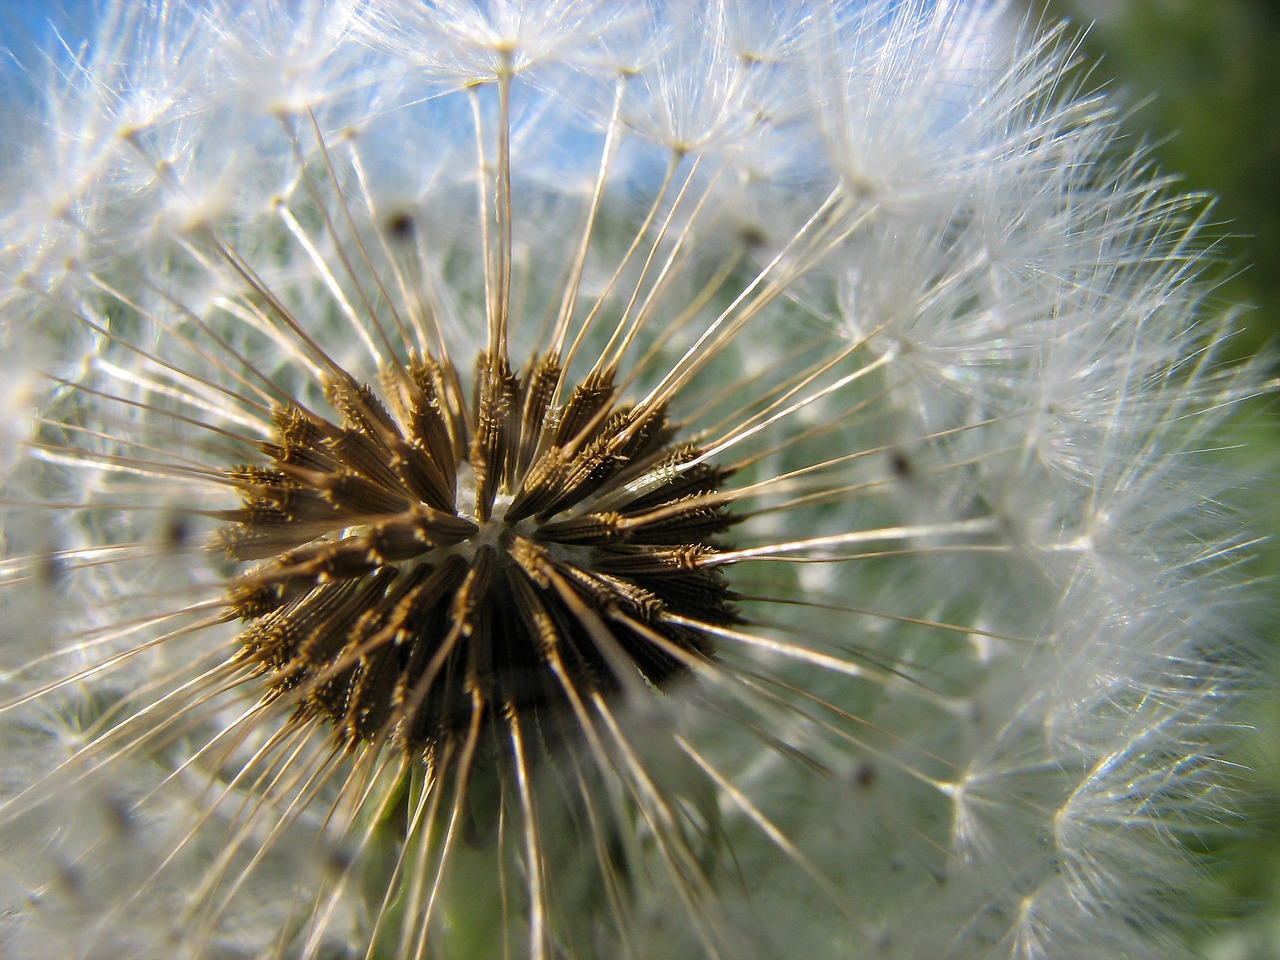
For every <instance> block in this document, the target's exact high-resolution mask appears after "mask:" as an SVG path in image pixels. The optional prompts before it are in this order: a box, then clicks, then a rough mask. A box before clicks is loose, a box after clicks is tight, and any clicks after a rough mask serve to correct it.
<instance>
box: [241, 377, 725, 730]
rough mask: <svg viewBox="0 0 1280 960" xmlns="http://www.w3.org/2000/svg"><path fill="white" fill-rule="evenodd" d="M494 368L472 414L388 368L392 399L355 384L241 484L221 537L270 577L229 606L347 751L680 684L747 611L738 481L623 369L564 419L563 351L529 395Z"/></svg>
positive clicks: (278, 427)
mask: <svg viewBox="0 0 1280 960" xmlns="http://www.w3.org/2000/svg"><path fill="white" fill-rule="evenodd" d="M477 369H478V372H477V375H476V385H475V388H474V390H473V397H472V401H471V402H470V403H469V404H468V403H466V402H465V401H464V400H463V395H462V389H461V386H460V378H459V377H458V375H457V372H456V370H455V369H454V368H453V367H452V365H450V364H448V363H441V362H438V361H437V360H435V359H434V358H432V357H430V356H429V355H428V356H414V357H411V358H410V360H409V361H408V362H407V363H405V364H403V365H399V364H398V365H396V366H394V367H388V368H387V369H385V370H384V371H383V373H382V375H381V386H382V393H383V396H384V397H385V398H386V404H385V405H384V404H383V402H381V401H380V400H379V399H378V398H377V397H376V396H375V394H374V391H373V390H372V389H371V388H370V387H369V386H367V385H364V384H360V383H358V382H356V381H355V380H354V379H352V378H350V377H348V376H346V375H345V374H343V373H342V372H341V371H335V374H334V375H333V376H332V377H331V379H330V381H329V383H328V384H327V387H328V389H327V396H328V400H329V403H330V405H331V407H332V408H333V410H334V411H335V412H336V414H337V416H336V417H335V418H334V419H329V418H327V417H326V416H321V415H318V414H316V413H314V412H312V411H308V410H305V409H302V408H301V407H298V406H290V407H287V408H282V409H279V410H278V411H277V412H276V416H275V433H276V435H275V438H274V440H273V441H272V442H264V443H262V444H260V449H261V450H262V453H263V463H262V464H260V465H256V466H242V467H236V468H234V469H232V470H230V471H228V474H227V475H228V478H229V479H230V480H231V482H232V483H233V484H234V485H235V487H236V488H237V489H238V490H239V492H240V495H241V498H242V500H243V506H242V507H240V508H238V509H235V510H230V511H227V512H226V513H225V514H224V515H223V518H224V519H225V520H226V521H227V525H226V526H225V527H224V528H223V530H222V534H221V540H222V544H223V546H224V547H225V549H226V551H227V553H228V555H229V556H230V557H231V558H232V559H234V560H236V561H239V562H252V563H254V564H255V565H254V566H253V567H252V568H251V569H250V570H248V571H247V572H246V573H244V574H243V575H241V576H240V577H239V578H237V579H236V580H235V581H234V582H233V585H232V586H231V588H230V591H229V611H230V615H231V616H233V617H235V618H238V619H241V620H243V621H244V622H245V624H246V626H245V627H244V630H243V632H242V633H241V635H240V643H241V646H242V655H243V656H244V657H245V658H248V659H249V660H250V661H251V662H253V663H254V664H255V665H256V666H257V667H258V668H259V669H260V672H261V673H262V675H263V676H264V677H265V679H266V682H267V684H268V685H269V688H270V696H272V697H289V698H291V699H292V700H293V701H294V702H295V703H296V704H297V706H298V712H299V718H300V719H315V718H320V719H325V720H328V721H329V722H331V723H332V725H333V727H334V730H335V734H336V737H337V739H338V740H339V741H340V742H342V743H344V744H353V743H355V742H357V741H368V742H375V743H377V742H384V741H390V742H394V743H396V744H398V745H400V746H401V747H402V748H403V749H405V750H408V751H421V750H424V749H426V750H431V749H434V748H435V747H436V746H437V745H438V744H440V743H441V742H442V741H443V740H444V739H446V738H448V737H450V736H453V735H456V734H458V733H460V732H461V731H462V730H465V729H467V728H468V727H471V726H473V725H474V724H475V723H477V722H491V721H492V720H493V719H494V718H495V717H496V716H499V715H500V713H501V711H504V710H513V709H514V710H520V711H523V712H524V715H525V716H531V717H533V718H535V719H537V720H539V721H543V720H546V719H548V718H550V717H551V716H553V715H554V716H559V715H563V713H564V711H565V710H566V709H567V708H569V707H571V706H572V704H573V701H574V700H575V699H583V700H585V699H586V698H587V697H589V696H591V695H595V694H597V693H613V692H615V691H617V690H619V689H621V688H622V687H624V686H627V685H636V684H639V685H650V686H657V685H660V684H662V683H664V682H665V681H668V680H670V679H671V678H673V677H675V676H678V675H680V674H681V673H684V672H686V671H687V669H688V668H689V666H690V665H691V664H693V663H695V662H696V661H698V660H700V659H705V658H706V657H708V656H710V655H711V653H712V649H711V643H710V641H709V640H708V638H707V636H706V635H705V634H704V633H700V632H698V631H696V630H693V629H690V628H689V627H688V626H684V625H681V622H686V623H687V622H688V621H698V622H702V623H707V624H712V625H724V624H727V623H729V622H731V621H733V619H734V615H733V612H732V609H731V607H730V601H731V599H732V598H731V595H730V592H729V591H728V589H727V587H726V586H725V584H724V582H723V578H722V577H721V575H720V571H719V569H718V568H717V567H715V566H714V565H712V564H711V563H709V561H710V560H711V559H712V558H714V556H715V553H716V547H715V545H714V541H715V537H716V536H717V535H718V534H720V533H722V532H723V531H725V530H726V529H728V527H729V526H730V525H731V524H732V523H733V519H734V518H733V517H732V515H731V514H730V513H729V512H728V509H727V505H728V502H729V498H728V497H727V496H726V495H724V494H723V493H720V492H718V491H719V490H720V488H721V486H722V484H723V483H724V481H725V480H726V479H727V477H728V475H729V471H728V470H725V469H721V468H717V467H715V466H712V465H710V464H708V463H705V462H703V461H702V452H701V451H700V450H699V449H698V447H697V446H696V445H694V444H678V443H676V442H675V437H674V434H675V432H676V431H675V429H674V428H673V427H672V426H671V425H670V423H669V422H668V418H667V414H666V410H665V409H664V408H663V407H662V406H661V405H656V404H655V405H650V406H648V407H644V408H642V407H640V406H626V405H620V404H619V403H618V402H617V397H616V391H615V389H614V386H613V377H612V375H611V374H610V373H608V372H605V373H595V374H592V375H590V376H589V377H587V379H585V380H584V381H583V382H582V383H581V384H579V385H578V386H576V387H574V388H573V389H572V390H570V391H569V396H568V398H567V400H565V401H564V402H563V403H561V402H558V401H557V396H558V394H559V392H560V390H561V389H562V384H561V381H562V376H561V373H562V371H561V368H560V366H559V363H558V361H557V360H556V359H555V358H552V357H544V358H543V359H542V360H540V361H539V362H538V363H537V364H536V365H535V367H534V370H533V373H532V375H531V377H530V378H529V379H528V382H525V381H524V380H522V379H521V378H520V377H519V376H517V375H516V374H515V373H513V372H512V371H511V370H510V369H509V368H507V367H506V365H505V364H504V363H501V362H495V361H493V360H492V359H491V358H489V357H488V356H482V357H481V359H480V362H479V364H478V367H477ZM677 621H680V622H677Z"/></svg>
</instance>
